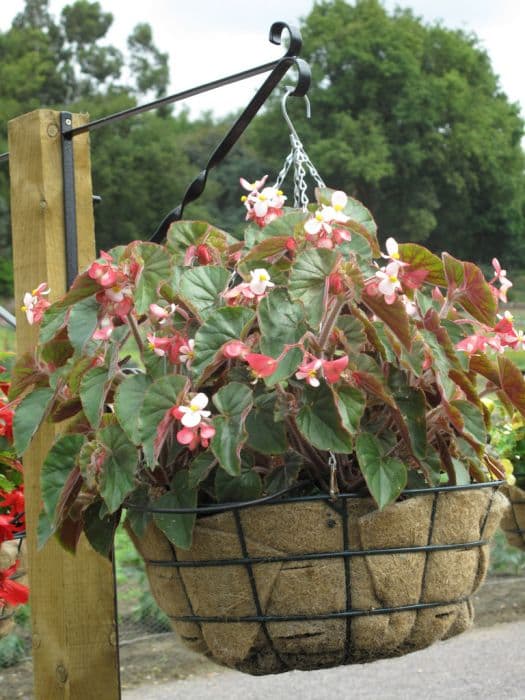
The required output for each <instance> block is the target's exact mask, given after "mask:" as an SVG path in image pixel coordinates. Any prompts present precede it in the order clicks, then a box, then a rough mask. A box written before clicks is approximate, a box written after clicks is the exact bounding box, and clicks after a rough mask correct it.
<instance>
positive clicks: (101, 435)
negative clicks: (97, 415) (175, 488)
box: [97, 425, 139, 513]
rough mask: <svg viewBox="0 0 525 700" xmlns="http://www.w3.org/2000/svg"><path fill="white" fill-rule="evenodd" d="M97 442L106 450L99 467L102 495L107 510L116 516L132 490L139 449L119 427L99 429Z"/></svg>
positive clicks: (111, 426) (112, 426)
mask: <svg viewBox="0 0 525 700" xmlns="http://www.w3.org/2000/svg"><path fill="white" fill-rule="evenodd" d="M97 441H98V442H100V443H102V444H103V445H104V446H105V448H106V452H105V456H104V461H103V463H102V465H101V467H100V476H99V479H100V495H101V496H102V498H103V499H104V502H105V504H106V506H107V508H108V511H109V512H110V513H114V512H115V511H116V510H117V509H118V508H120V506H121V505H122V501H123V500H124V499H125V497H126V496H127V495H128V493H130V492H131V491H133V488H134V486H135V472H136V471H137V466H138V463H139V456H138V452H137V448H136V447H135V445H134V444H133V443H132V442H130V440H129V439H128V438H127V436H126V434H125V433H124V431H123V430H122V428H121V427H120V426H119V425H109V426H108V427H107V428H102V429H101V430H99V431H98V433H97Z"/></svg>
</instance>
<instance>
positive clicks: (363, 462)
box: [356, 433, 407, 510]
mask: <svg viewBox="0 0 525 700" xmlns="http://www.w3.org/2000/svg"><path fill="white" fill-rule="evenodd" d="M356 455H357V461H358V462H359V466H360V468H361V472H362V473H363V476H364V477H365V480H366V483H367V486H368V490H369V491H370V494H371V495H372V498H373V499H374V500H375V502H376V503H377V505H378V506H379V510H382V509H383V508H384V507H385V506H387V505H388V504H389V503H393V501H395V500H396V498H397V497H398V496H399V494H400V493H401V491H402V490H403V489H404V487H405V484H406V482H407V470H406V467H405V465H404V464H403V463H402V462H400V461H399V460H397V459H393V458H392V457H384V456H383V455H382V453H381V447H380V443H379V441H378V440H377V438H376V437H375V436H374V435H372V434H371V433H361V435H359V436H358V438H357V440H356Z"/></svg>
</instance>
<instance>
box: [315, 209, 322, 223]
mask: <svg viewBox="0 0 525 700" xmlns="http://www.w3.org/2000/svg"><path fill="white" fill-rule="evenodd" d="M315 218H316V219H317V221H322V220H323V215H322V214H321V212H320V211H318V212H317V213H316V215H315Z"/></svg>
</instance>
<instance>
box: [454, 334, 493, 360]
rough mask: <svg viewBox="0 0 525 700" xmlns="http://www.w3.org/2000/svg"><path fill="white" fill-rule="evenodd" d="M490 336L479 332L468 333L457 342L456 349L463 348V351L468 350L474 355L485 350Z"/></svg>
mask: <svg viewBox="0 0 525 700" xmlns="http://www.w3.org/2000/svg"><path fill="white" fill-rule="evenodd" d="M488 342H489V338H488V337H487V336H485V335H481V334H477V333H475V334H474V335H468V336H467V337H466V338H463V340H460V342H459V343H456V350H461V351H462V352H467V353H468V354H469V355H472V354H474V353H476V352H483V351H484V350H485V348H486V347H487V344H488Z"/></svg>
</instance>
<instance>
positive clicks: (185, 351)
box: [179, 338, 195, 368]
mask: <svg viewBox="0 0 525 700" xmlns="http://www.w3.org/2000/svg"><path fill="white" fill-rule="evenodd" d="M194 348H195V341H194V340H193V338H190V339H189V340H188V342H186V343H184V345H181V346H180V349H179V360H180V362H182V364H185V365H186V367H188V368H189V367H191V363H192V362H193V360H194V359H195V349H194Z"/></svg>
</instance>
